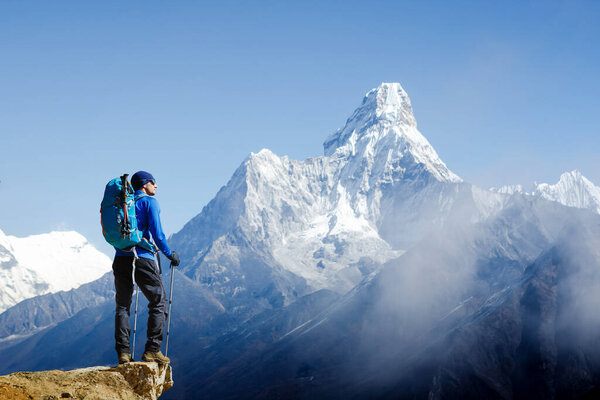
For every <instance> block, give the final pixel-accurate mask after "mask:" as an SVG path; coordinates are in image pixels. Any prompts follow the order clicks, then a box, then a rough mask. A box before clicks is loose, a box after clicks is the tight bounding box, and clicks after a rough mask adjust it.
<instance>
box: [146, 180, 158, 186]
mask: <svg viewBox="0 0 600 400" xmlns="http://www.w3.org/2000/svg"><path fill="white" fill-rule="evenodd" d="M148 182H150V183H151V184H152V185H154V186H156V181H155V180H154V179H146V180H145V181H144V185H145V184H146V183H148Z"/></svg>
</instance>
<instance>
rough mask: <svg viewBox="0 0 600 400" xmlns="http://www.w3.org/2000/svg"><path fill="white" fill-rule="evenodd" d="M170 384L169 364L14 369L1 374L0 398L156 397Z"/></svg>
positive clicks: (102, 399) (125, 399) (127, 399)
mask: <svg viewBox="0 0 600 400" xmlns="http://www.w3.org/2000/svg"><path fill="white" fill-rule="evenodd" d="M171 387H173V378H172V374H171V366H170V365H164V366H162V365H161V366H159V365H158V364H157V363H146V362H132V363H127V364H122V365H119V366H117V367H114V368H110V367H90V368H82V369H74V370H72V371H58V370H52V371H39V372H15V373H13V374H10V375H5V376H0V399H4V400H31V399H34V400H38V399H39V400H55V399H85V400H114V399H119V400H139V399H146V400H147V399H151V400H156V399H158V397H160V395H161V394H162V393H164V392H165V391H167V390H169V389H170V388H171Z"/></svg>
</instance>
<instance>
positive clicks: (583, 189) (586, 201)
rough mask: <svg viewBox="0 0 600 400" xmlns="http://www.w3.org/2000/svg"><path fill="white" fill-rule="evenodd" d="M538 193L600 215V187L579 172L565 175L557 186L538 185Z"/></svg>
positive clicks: (549, 198) (575, 171)
mask: <svg viewBox="0 0 600 400" xmlns="http://www.w3.org/2000/svg"><path fill="white" fill-rule="evenodd" d="M536 192H537V193H538V194H539V195H540V196H542V197H544V198H546V199H548V200H553V201H557V202H559V203H562V204H564V205H567V206H570V207H578V208H589V209H591V210H593V211H595V212H597V213H599V214H600V187H598V186H596V185H594V184H593V183H592V182H590V180H589V179H587V178H586V177H585V176H583V175H582V174H581V172H579V171H577V170H574V171H571V172H565V173H563V174H562V175H561V176H560V179H559V180H558V183H556V184H555V185H549V184H547V183H541V184H539V185H537V189H536Z"/></svg>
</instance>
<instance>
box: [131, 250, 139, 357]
mask: <svg viewBox="0 0 600 400" xmlns="http://www.w3.org/2000/svg"><path fill="white" fill-rule="evenodd" d="M137 258H138V256H137V251H135V247H134V248H133V268H132V271H131V280H132V282H133V284H134V285H135V309H134V311H133V344H132V345H131V361H133V360H134V357H135V331H136V330H137V307H138V295H139V293H140V287H139V286H138V285H137V283H136V282H135V260H136V259H137Z"/></svg>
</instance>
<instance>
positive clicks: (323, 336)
mask: <svg viewBox="0 0 600 400" xmlns="http://www.w3.org/2000/svg"><path fill="white" fill-rule="evenodd" d="M520 206H522V204H520ZM515 207H516V206H515ZM546 207H547V208H548V209H546V210H541V209H543V208H546ZM516 211H517V210H516V209H514V208H513V209H510V208H509V209H507V210H506V212H505V215H503V216H501V217H499V218H498V219H497V220H495V221H493V222H492V223H491V224H482V225H481V226H479V227H477V228H475V229H474V230H473V231H471V232H466V231H462V235H461V236H458V233H459V232H460V229H458V230H454V229H453V230H452V231H451V232H444V233H442V234H440V235H439V236H438V237H435V238H433V237H432V238H430V239H429V240H428V241H427V242H426V243H422V244H420V245H419V246H417V247H415V248H414V249H413V250H411V251H409V252H408V253H407V254H405V255H404V256H402V257H400V258H399V259H397V260H394V261H391V262H389V263H388V264H386V266H385V267H384V269H383V270H382V271H381V272H380V273H379V274H378V275H376V276H374V277H373V278H372V279H370V280H365V281H364V282H363V283H362V284H361V285H359V286H358V287H357V288H355V289H354V290H353V291H351V292H350V293H348V294H347V295H346V296H344V297H342V298H341V299H340V300H338V301H336V302H334V303H333V304H332V305H331V306H329V307H327V308H325V309H324V310H322V311H321V312H319V313H317V314H316V315H314V316H313V318H311V320H310V321H308V322H307V323H305V324H303V325H301V326H299V327H297V328H296V329H295V330H292V331H290V332H289V333H288V334H287V335H285V336H284V337H282V338H280V339H279V340H277V341H276V342H274V343H272V344H270V345H267V346H261V347H260V349H261V350H260V352H259V353H258V354H256V355H255V356H254V357H248V354H245V355H244V356H236V355H232V358H231V359H229V360H223V361H222V362H221V363H220V364H218V365H215V366H212V367H211V369H212V371H213V372H212V374H207V375H201V376H203V377H202V378H201V377H200V376H199V379H198V380H197V381H196V382H190V386H188V387H187V392H186V393H188V394H190V395H192V394H193V393H198V395H197V397H196V398H207V399H208V398H240V397H244V396H248V397H250V398H306V399H309V398H384V399H387V398H389V399H392V398H450V399H455V398H456V399H457V398H580V397H581V396H584V395H586V394H587V395H591V394H593V393H596V392H595V391H596V390H597V389H598V380H597V377H598V372H600V369H599V368H600V362H599V361H600V359H599V358H598V357H599V356H600V351H599V350H598V349H597V343H598V340H600V329H599V328H600V315H596V313H595V310H597V309H598V307H599V306H600V296H599V295H598V294H597V293H598V291H597V288H598V286H599V285H600V252H599V251H598V248H600V247H598V245H599V244H600V240H599V238H600V218H598V216H596V215H594V214H591V213H588V212H581V211H579V210H568V209H566V208H563V207H559V206H555V205H552V204H549V203H545V202H538V204H532V205H531V208H530V209H529V210H528V211H529V212H521V213H520V216H519V217H518V218H516V217H515V215H514V214H515V212H516ZM521 211H522V210H521ZM559 214H563V217H562V221H561V220H559V219H561V217H560V216H559ZM506 218H509V219H508V220H507V219H506ZM531 218H535V220H537V222H538V224H536V225H531V226H529V225H528V223H527V222H528V221H529V222H531ZM538 218H539V219H538ZM508 221H510V222H511V224H510V225H507V226H511V227H512V228H508V229H507V230H506V231H505V232H501V231H498V225H499V224H500V225H504V224H506V222H508ZM515 227H518V228H515ZM534 228H535V229H534ZM535 230H537V232H538V235H535V234H534V233H535V232H534V231H535ZM486 231H487V232H495V233H496V236H494V237H488V239H489V240H488V241H484V240H482V238H483V237H484V236H482V235H483V234H484V233H485V232H486ZM448 234H450V235H451V236H450V237H451V238H452V240H449V239H448V236H446V235H448ZM544 235H548V236H546V240H548V239H552V243H553V246H551V247H549V250H546V251H542V252H541V254H540V251H539V250H536V249H541V248H543V247H547V244H548V243H549V242H546V246H544V240H543V239H542V237H544ZM511 237H512V238H511ZM518 249H530V252H529V253H521V254H520V255H519V254H516V253H515V251H516V250H518ZM491 255H493V257H490V256H491ZM515 255H517V256H516V257H515ZM491 269H493V270H495V271H497V272H500V271H504V273H501V274H498V276H496V275H494V274H491V273H490V270H491ZM245 334H246V332H239V334H238V337H237V340H243V339H242V337H243V336H244V335H245ZM232 342H233V343H235V342H236V340H233V339H230V342H227V343H232ZM211 351H212V353H219V354H225V355H230V354H231V352H228V351H227V344H226V343H221V342H216V343H215V344H214V345H213V346H212V348H211Z"/></svg>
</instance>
